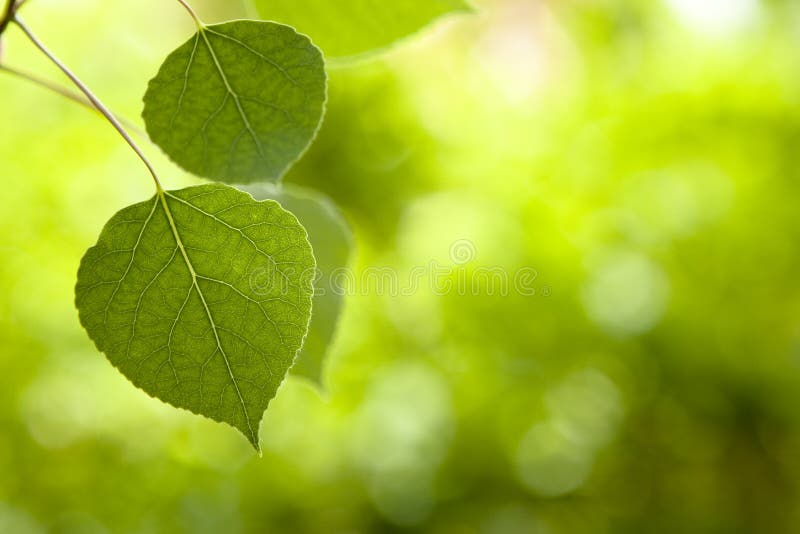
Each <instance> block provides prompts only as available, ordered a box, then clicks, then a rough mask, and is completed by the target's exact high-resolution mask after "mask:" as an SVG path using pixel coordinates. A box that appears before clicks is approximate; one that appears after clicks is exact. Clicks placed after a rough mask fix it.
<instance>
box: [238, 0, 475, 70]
mask: <svg viewBox="0 0 800 534" xmlns="http://www.w3.org/2000/svg"><path fill="white" fill-rule="evenodd" d="M253 1H254V4H255V7H256V10H257V12H258V13H259V14H260V15H261V16H262V17H263V18H266V19H269V20H276V21H279V22H282V23H284V24H289V25H290V26H293V27H295V28H297V30H298V31H300V32H303V33H305V34H307V35H309V36H311V38H312V39H313V40H314V43H315V44H316V45H317V46H319V47H320V48H322V50H324V51H325V55H326V56H327V57H328V58H335V59H352V58H356V57H359V56H363V55H365V54H370V53H375V52H377V51H380V50H383V49H385V48H387V47H389V46H391V45H392V44H394V43H395V42H396V41H398V40H400V39H403V38H405V37H408V36H410V35H412V34H414V33H416V32H417V31H419V30H421V29H422V28H424V27H426V26H428V25H429V24H431V23H432V22H433V21H434V20H436V19H438V18H439V17H442V16H444V15H446V14H448V13H455V12H471V11H472V10H473V8H472V7H471V6H470V5H469V4H468V3H467V2H466V1H465V0H393V1H392V2H386V1H385V0H346V1H341V2H331V1H330V0H253Z"/></svg>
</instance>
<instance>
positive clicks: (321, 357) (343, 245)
mask: <svg viewBox="0 0 800 534" xmlns="http://www.w3.org/2000/svg"><path fill="white" fill-rule="evenodd" d="M244 190H245V191H247V192H248V193H250V194H251V195H253V197H254V198H256V199H258V200H263V199H273V200H277V201H278V202H280V204H281V205H282V206H283V207H284V208H286V209H287V210H289V211H291V212H292V213H293V214H294V216H295V217H297V219H298V220H299V221H300V223H301V224H302V225H303V226H304V227H305V229H306V231H307V232H308V240H309V241H310V242H311V247H312V248H313V249H314V257H315V258H316V260H317V275H316V282H315V284H314V316H313V317H312V318H311V325H310V326H309V329H308V335H307V336H306V342H305V344H303V348H302V350H301V351H300V354H299V355H298V356H297V360H296V361H295V363H294V366H293V367H292V369H291V373H292V374H294V375H298V376H303V377H305V378H308V379H310V380H312V381H313V382H315V383H317V384H318V385H319V386H322V385H323V384H322V370H323V364H324V361H325V356H326V355H327V353H328V348H329V347H330V344H331V341H332V340H333V336H334V334H335V333H336V325H337V324H338V321H339V314H340V312H341V309H342V299H343V296H344V291H345V290H346V289H347V287H342V286H343V285H344V283H343V280H342V277H341V276H337V274H339V275H341V274H344V273H342V269H346V268H347V266H348V264H349V263H350V255H351V253H352V251H353V234H352V232H351V230H350V227H349V226H348V225H347V221H345V219H344V216H343V215H342V214H341V212H340V211H339V209H338V208H337V207H336V206H335V205H334V204H333V202H332V201H331V200H330V199H329V198H328V197H326V196H324V195H322V194H320V193H316V192H314V191H311V190H308V189H305V188H302V187H298V186H293V185H289V184H284V185H282V186H281V187H280V188H277V187H275V186H273V185H270V184H257V185H251V186H248V187H245V188H244Z"/></svg>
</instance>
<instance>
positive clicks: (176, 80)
mask: <svg viewBox="0 0 800 534" xmlns="http://www.w3.org/2000/svg"><path fill="white" fill-rule="evenodd" d="M326 89H327V78H326V74H325V64H324V61H323V59H322V54H321V53H320V51H319V50H318V49H317V48H316V47H315V46H314V45H312V44H311V41H309V40H308V38H307V37H305V36H303V35H299V34H298V33H297V32H295V31H294V30H293V29H292V28H290V27H288V26H283V25H281V24H275V23H272V22H258V21H244V20H241V21H234V22H227V23H224V24H218V25H214V26H204V27H202V29H201V30H199V31H198V32H197V33H196V34H195V35H194V37H192V38H191V39H189V41H187V42H186V43H185V44H183V45H182V46H181V47H179V48H178V49H177V50H175V51H174V52H172V53H171V54H170V55H169V56H168V57H167V59H166V60H165V61H164V63H163V65H161V69H160V70H159V71H158V74H157V75H156V77H155V78H153V79H152V80H151V81H150V84H149V86H148V88H147V92H146V94H145V96H144V112H143V114H142V116H143V117H144V120H145V125H146V126H147V132H148V134H150V137H151V138H152V140H153V141H154V142H155V143H156V144H157V145H158V146H160V147H161V148H162V149H163V150H164V151H165V152H166V153H167V155H169V157H170V158H172V159H173V160H174V161H175V162H176V163H178V164H179V165H180V166H181V167H183V168H184V169H186V170H187V171H190V172H192V173H194V174H197V175H199V176H204V177H206V178H211V179H214V180H218V181H223V182H228V183H252V182H257V181H277V180H279V179H280V177H281V176H282V175H283V174H284V173H285V172H286V170H287V169H288V168H289V167H290V166H291V165H292V163H294V162H295V161H296V160H297V159H298V158H299V157H300V156H301V155H302V153H303V152H304V151H305V150H306V148H307V147H308V145H309V144H310V143H311V141H312V140H313V139H314V136H315V135H316V132H317V129H318V128H319V125H320V122H321V121H322V116H323V113H324V107H325V99H326Z"/></svg>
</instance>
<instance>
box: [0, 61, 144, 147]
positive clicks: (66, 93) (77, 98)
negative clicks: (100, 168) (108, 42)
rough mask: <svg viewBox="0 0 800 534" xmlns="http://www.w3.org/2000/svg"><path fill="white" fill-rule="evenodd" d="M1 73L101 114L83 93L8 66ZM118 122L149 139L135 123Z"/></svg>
mask: <svg viewBox="0 0 800 534" xmlns="http://www.w3.org/2000/svg"><path fill="white" fill-rule="evenodd" d="M0 72H7V73H8V74H12V75H14V76H17V77H18V78H22V79H23V80H27V81H29V82H31V83H34V84H36V85H38V86H39V87H42V88H44V89H48V90H49V91H52V92H54V93H56V94H59V95H61V96H63V97H64V98H68V99H69V100H72V101H73V102H76V103H78V104H80V105H82V106H84V107H85V108H87V109H90V110H92V111H94V112H97V113H99V110H98V109H97V108H96V107H94V104H92V103H91V102H90V101H89V100H87V99H86V97H84V96H83V95H82V94H81V93H76V92H75V91H70V90H69V89H67V88H66V87H62V86H60V85H58V84H55V83H53V82H51V81H49V80H45V79H44V78H39V77H38V76H34V75H33V74H30V73H27V72H23V71H21V70H18V69H15V68H12V67H9V66H7V65H1V64H0ZM118 120H119V122H120V124H122V125H123V126H125V128H127V129H128V130H130V131H132V132H133V133H135V134H136V135H138V136H139V137H142V138H143V139H147V134H146V133H145V132H144V130H142V129H141V128H139V127H138V126H137V125H136V124H134V123H133V122H131V121H129V120H128V119H125V118H122V117H118Z"/></svg>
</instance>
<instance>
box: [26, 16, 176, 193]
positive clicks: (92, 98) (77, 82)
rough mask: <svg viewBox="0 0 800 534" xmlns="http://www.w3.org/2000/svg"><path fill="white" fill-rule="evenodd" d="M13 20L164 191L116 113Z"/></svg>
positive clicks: (33, 36)
mask: <svg viewBox="0 0 800 534" xmlns="http://www.w3.org/2000/svg"><path fill="white" fill-rule="evenodd" d="M13 21H14V22H15V23H16V25H17V26H19V28H20V29H21V30H22V32H23V33H24V34H25V35H26V36H27V37H28V39H30V41H31V42H32V43H33V44H34V46H36V48H38V49H39V50H40V51H41V52H42V53H43V54H44V55H45V56H47V58H48V59H50V61H52V62H53V63H54V64H55V65H56V66H57V67H58V68H59V69H61V72H63V73H64V74H65V75H66V76H67V77H68V78H69V79H70V80H72V83H74V84H75V86H76V87H78V89H80V90H81V92H82V93H83V94H84V95H86V98H88V99H89V101H90V102H91V103H92V104H93V105H94V107H95V108H97V110H98V111H99V112H100V113H102V114H103V116H104V117H105V118H106V119H107V120H108V122H110V123H111V125H112V126H113V127H114V128H115V129H116V130H117V132H119V134H120V135H121V136H122V138H123V139H125V142H127V143H128V145H130V147H131V148H132V149H133V151H134V152H136V155H137V156H139V159H141V160H142V163H144V165H145V167H147V170H148V171H150V174H151V175H152V177H153V181H154V182H155V184H156V190H157V191H158V192H159V193H160V192H161V191H163V189H162V188H161V182H160V181H159V179H158V175H157V174H156V171H155V169H154V168H153V166H152V165H151V164H150V162H149V161H148V159H147V157H146V156H145V155H144V153H143V152H142V151H141V149H140V148H139V147H138V146H137V145H136V143H135V142H134V140H133V139H131V136H130V135H128V132H127V131H125V128H124V127H123V126H122V124H120V122H119V121H118V120H117V118H116V117H114V115H113V114H112V113H111V112H110V111H109V110H108V108H106V107H105V106H104V105H103V103H102V102H100V100H99V99H98V98H97V97H96V96H95V95H94V93H92V91H91V90H90V89H89V88H88V87H87V86H86V85H85V84H84V83H83V82H82V81H81V80H80V79H79V78H78V77H77V76H76V75H75V74H74V73H73V72H72V71H71V70H69V68H68V67H67V66H66V65H64V63H62V62H61V60H59V59H58V58H57V57H56V56H55V55H53V53H52V52H50V50H48V49H47V47H46V46H44V44H43V43H42V42H41V41H40V40H39V39H38V38H37V37H36V36H35V35H34V34H33V33H32V32H31V30H30V29H29V28H28V27H27V26H26V25H25V23H23V22H22V20H21V19H20V18H19V17H17V16H14V17H13Z"/></svg>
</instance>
